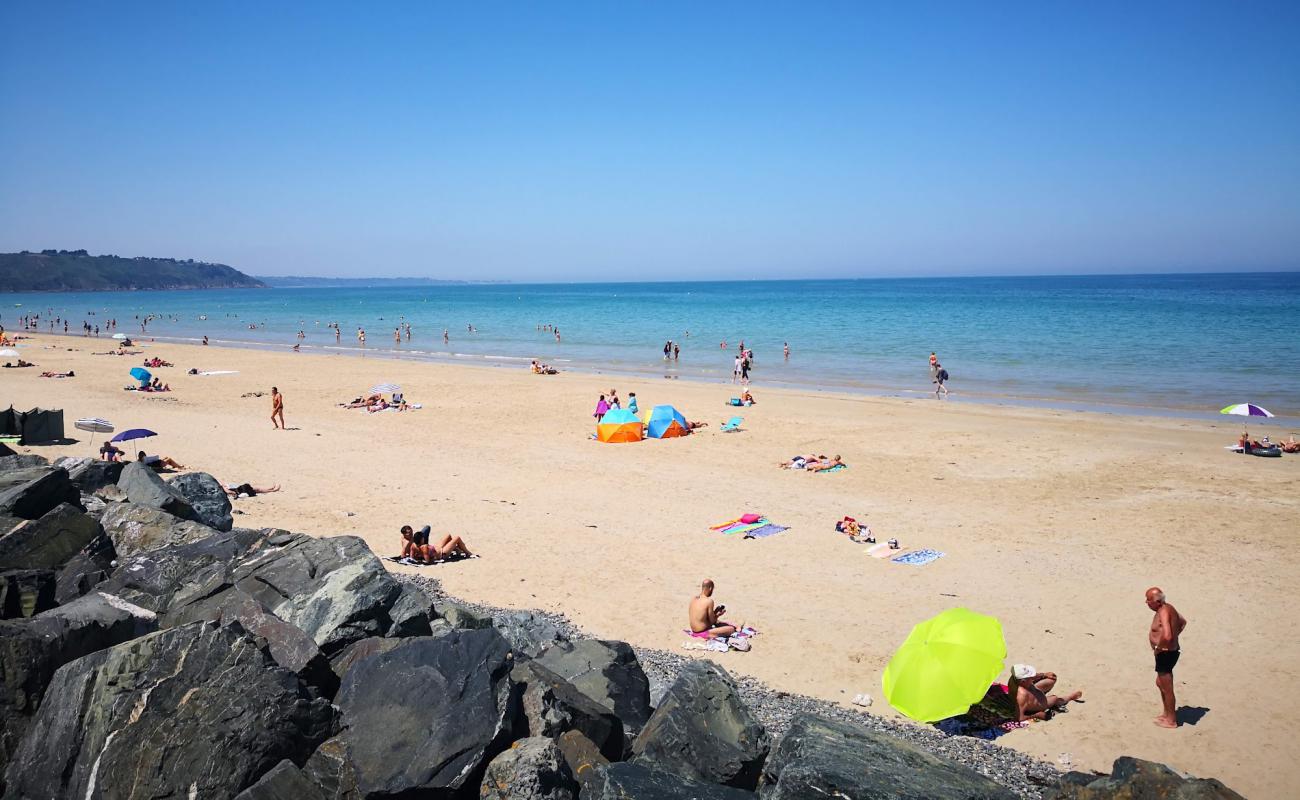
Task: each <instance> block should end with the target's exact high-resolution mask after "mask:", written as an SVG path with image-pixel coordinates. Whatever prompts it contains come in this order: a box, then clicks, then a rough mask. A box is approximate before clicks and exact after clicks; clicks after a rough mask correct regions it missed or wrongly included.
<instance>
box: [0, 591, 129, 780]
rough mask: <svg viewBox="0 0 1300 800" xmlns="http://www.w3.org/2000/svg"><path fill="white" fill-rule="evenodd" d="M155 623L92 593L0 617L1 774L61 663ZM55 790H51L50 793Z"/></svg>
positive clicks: (99, 648) (111, 600) (126, 607)
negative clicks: (23, 615) (24, 615)
mask: <svg viewBox="0 0 1300 800" xmlns="http://www.w3.org/2000/svg"><path fill="white" fill-rule="evenodd" d="M152 627H153V619H152V615H151V614H149V613H148V612H147V611H144V610H142V609H135V608H132V607H131V606H130V605H128V604H126V603H124V602H122V601H121V600H120V599H119V598H115V597H106V596H104V595H99V594H92V595H88V596H86V597H82V598H80V599H78V600H75V601H73V602H71V603H68V604H67V605H63V606H59V607H58V608H55V609H51V610H50V611H46V612H44V613H41V614H37V615H36V616H35V617H32V618H31V619H23V620H11V621H5V622H0V676H3V679H4V691H3V692H0V774H2V773H3V770H4V766H5V764H7V763H8V761H9V759H10V757H11V756H12V754H13V752H14V750H15V749H16V748H17V746H18V743H19V741H20V740H21V739H22V737H23V733H24V731H26V730H27V727H28V724H29V722H30V720H31V718H32V717H33V716H35V715H36V713H37V711H38V710H39V709H40V708H41V703H42V700H43V698H44V697H45V693H46V687H47V686H49V683H50V680H51V678H52V677H53V676H54V673H55V671H56V670H58V669H59V667H61V666H63V665H64V664H67V663H68V662H70V661H73V660H75V659H79V658H81V657H82V656H85V655H88V654H90V653H94V652H96V651H98V650H102V649H104V648H106V647H111V646H113V645H116V644H121V643H122V642H127V641H130V640H131V639H134V638H135V637H137V636H140V635H142V634H144V633H147V632H148V631H149V630H151V629H152ZM50 796H53V795H50Z"/></svg>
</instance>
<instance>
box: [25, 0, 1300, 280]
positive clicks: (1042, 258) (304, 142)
mask: <svg viewBox="0 0 1300 800" xmlns="http://www.w3.org/2000/svg"><path fill="white" fill-rule="evenodd" d="M268 6H274V7H268ZM1298 31H1300V2H1295V0H1291V1H1290V2H1283V3H1266V2H1228V1H1227V0H1225V1H1224V2H1219V3H1209V2H1172V3H1161V2H1138V3H1134V2H1119V3H1106V2H1087V3H1067V2H1054V1H1049V2H1041V0H1040V1H1039V2H1030V3H1024V4H1012V3H974V2H953V3H922V2H918V3H909V2H903V3H900V2H893V3H882V4H879V5H876V4H870V3H866V2H847V3H833V2H817V3H789V4H777V3H766V2H734V3H733V2H708V3H699V2H692V3H681V4H678V3H670V2H648V3H632V2H595V3H568V2H529V3H523V2H520V3H504V2H473V3H470V2H467V3H460V4H456V5H451V4H445V3H432V2H413V3H409V4H394V3H356V2H349V3H337V4H334V3H325V2H312V3H302V4H299V5H297V6H296V7H295V6H289V5H282V4H271V3H264V2H256V3H247V4H244V3H235V2H218V3H170V2H169V3H156V4H143V3H132V2H122V3H97V2H96V3H75V4H71V3H61V2H36V0H26V1H24V0H15V1H14V2H6V3H0V251H14V250H21V249H33V250H35V249H42V248H47V247H54V248H66V249H76V248H87V249H89V250H90V251H91V252H93V253H99V252H103V253H118V254H121V255H160V256H175V257H180V258H197V259H204V260H211V261H221V262H224V263H228V264H231V265H233V266H235V267H237V268H240V269H242V270H244V271H245V272H250V273H253V274H261V275H267V274H294V275H375V276H381V275H383V276H406V275H412V276H413V275H425V276H432V277H441V278H493V279H508V280H600V279H616V280H633V279H645V280H666V279H680V278H717V279H725V278H739V277H762V278H780V277H856V276H873V275H942V274H1018V273H1035V274H1046V273H1058V272H1068V273H1080V272H1146V271H1184V270H1185V271H1200V270H1255V269H1297V268H1300V45H1297V41H1298V40H1297V32H1298Z"/></svg>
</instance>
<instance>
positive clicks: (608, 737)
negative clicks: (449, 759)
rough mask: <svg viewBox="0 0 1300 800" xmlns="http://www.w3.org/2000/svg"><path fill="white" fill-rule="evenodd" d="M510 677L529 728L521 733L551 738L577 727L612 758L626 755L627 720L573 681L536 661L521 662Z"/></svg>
mask: <svg viewBox="0 0 1300 800" xmlns="http://www.w3.org/2000/svg"><path fill="white" fill-rule="evenodd" d="M510 679H511V680H512V681H514V682H515V683H516V684H517V685H518V686H519V696H520V707H521V710H522V711H523V723H524V726H525V727H526V733H525V731H523V730H521V731H517V732H516V735H518V734H525V735H527V736H542V737H546V738H550V739H554V738H556V737H558V736H559V735H560V734H562V733H564V732H565V731H571V730H575V731H578V732H580V733H582V734H583V735H584V736H586V737H587V738H588V739H589V740H591V741H592V742H593V743H594V744H595V745H596V747H597V748H598V750H599V751H600V754H601V755H602V756H603V757H604V758H605V759H607V760H609V761H619V760H621V759H622V758H623V747H624V741H623V723H622V722H620V721H619V718H618V717H616V716H614V712H612V711H610V710H608V709H606V708H604V707H603V706H600V705H597V704H596V701H595V700H592V699H591V698H590V697H587V696H586V695H585V694H583V693H582V692H579V691H578V690H577V689H575V688H574V686H573V684H571V683H569V682H568V681H566V680H565V679H563V678H561V677H560V676H559V675H556V674H555V673H554V672H551V671H550V670H549V669H547V668H546V667H544V666H542V665H541V664H539V663H537V662H536V661H526V662H524V663H522V664H518V665H516V666H515V668H514V669H513V670H512V671H511V673H510Z"/></svg>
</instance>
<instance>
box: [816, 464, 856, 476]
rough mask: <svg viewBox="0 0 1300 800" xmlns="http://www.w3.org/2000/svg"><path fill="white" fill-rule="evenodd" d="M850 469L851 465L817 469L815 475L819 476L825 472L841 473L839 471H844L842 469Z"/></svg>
mask: <svg viewBox="0 0 1300 800" xmlns="http://www.w3.org/2000/svg"><path fill="white" fill-rule="evenodd" d="M848 468H849V465H848V464H836V465H835V466H833V467H831V468H830V469H817V470H813V472H814V473H815V474H817V475H820V474H822V473H823V472H839V471H840V470H842V469H848Z"/></svg>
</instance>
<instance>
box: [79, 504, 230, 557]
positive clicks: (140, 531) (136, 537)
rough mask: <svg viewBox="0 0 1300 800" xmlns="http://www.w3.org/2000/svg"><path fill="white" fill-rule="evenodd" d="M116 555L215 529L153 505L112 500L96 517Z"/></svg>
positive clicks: (206, 534)
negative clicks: (113, 501) (110, 541)
mask: <svg viewBox="0 0 1300 800" xmlns="http://www.w3.org/2000/svg"><path fill="white" fill-rule="evenodd" d="M99 524H100V525H102V526H103V527H104V533H105V534H107V535H108V538H109V539H111V540H112V541H113V547H114V548H115V549H116V550H117V554H118V555H119V556H133V555H135V554H136V553H143V552H145V551H147V550H157V549H158V548H160V547H172V546H175V545H179V544H186V543H188V542H197V541H198V540H200V539H206V538H208V537H209V536H212V535H213V534H215V533H217V531H216V529H215V528H210V527H208V526H207V525H204V524H202V523H200V522H194V521H192V520H187V519H180V518H178V517H174V516H172V515H171V514H169V513H167V512H166V511H163V510H162V509H159V508H155V507H153V506H142V505H139V504H137V503H113V504H111V505H109V506H108V507H106V508H105V509H104V513H103V514H101V515H100V517H99Z"/></svg>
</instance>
